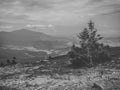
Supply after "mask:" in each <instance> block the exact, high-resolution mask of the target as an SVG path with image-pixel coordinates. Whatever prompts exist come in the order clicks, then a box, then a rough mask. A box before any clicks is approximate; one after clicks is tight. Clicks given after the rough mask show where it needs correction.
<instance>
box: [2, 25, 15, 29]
mask: <svg viewBox="0 0 120 90" xmlns="http://www.w3.org/2000/svg"><path fill="white" fill-rule="evenodd" d="M0 28H1V29H11V28H13V26H0Z"/></svg>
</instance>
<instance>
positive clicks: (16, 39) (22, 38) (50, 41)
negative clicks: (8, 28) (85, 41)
mask: <svg viewBox="0 0 120 90" xmlns="http://www.w3.org/2000/svg"><path fill="white" fill-rule="evenodd" d="M67 42H69V39H68V38H65V37H56V36H50V35H48V34H44V33H42V32H36V31H31V30H27V29H20V30H16V31H12V32H3V31H2V32H0V46H5V45H17V46H35V47H39V48H40V47H42V48H53V47H54V46H64V45H66V43H67ZM38 45H39V46H38Z"/></svg>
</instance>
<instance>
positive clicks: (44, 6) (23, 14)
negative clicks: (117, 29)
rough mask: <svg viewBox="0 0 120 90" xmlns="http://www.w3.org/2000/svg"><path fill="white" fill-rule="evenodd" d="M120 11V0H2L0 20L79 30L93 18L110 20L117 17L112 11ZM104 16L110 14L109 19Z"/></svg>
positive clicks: (15, 23) (29, 25)
mask: <svg viewBox="0 0 120 90" xmlns="http://www.w3.org/2000/svg"><path fill="white" fill-rule="evenodd" d="M119 12H120V0H0V21H2V22H1V23H0V24H3V25H4V22H6V23H7V25H8V26H9V25H13V26H14V27H15V26H16V27H22V26H25V27H27V28H41V29H50V30H53V31H56V29H58V30H57V32H58V31H59V32H63V33H64V31H66V32H68V30H66V29H69V30H72V29H73V32H74V30H78V29H77V28H78V27H79V25H81V24H83V23H85V22H86V21H88V20H89V19H91V18H92V19H95V20H99V23H100V24H102V21H101V20H103V22H105V23H110V20H111V18H113V19H114V18H115V16H114V17H113V16H111V15H113V14H115V15H116V14H118V13H119ZM105 16H108V17H109V16H111V17H109V18H108V19H107V20H106V18H105V19H103V17H105ZM96 17H97V19H96ZM118 17H119V16H118ZM109 19H110V20H109ZM105 20H106V21H105ZM108 21H109V22H108ZM114 22H115V21H114ZM56 26H59V28H58V27H56ZM108 26H109V25H108ZM69 27H70V28H69ZM71 27H72V28H71ZM76 27H77V28H76ZM71 32H72V31H70V32H69V33H71Z"/></svg>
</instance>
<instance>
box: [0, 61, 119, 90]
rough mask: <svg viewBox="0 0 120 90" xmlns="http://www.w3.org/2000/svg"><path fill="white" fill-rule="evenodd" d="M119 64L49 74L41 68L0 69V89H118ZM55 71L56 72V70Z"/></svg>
mask: <svg viewBox="0 0 120 90" xmlns="http://www.w3.org/2000/svg"><path fill="white" fill-rule="evenodd" d="M119 67H120V65H119V64H117V65H116V64H115V62H112V63H110V64H109V65H107V64H106V65H104V66H103V65H102V66H101V65H100V66H97V67H94V68H82V69H67V68H66V70H65V68H64V70H65V71H64V70H63V71H64V73H63V74H60V73H56V72H53V71H54V70H53V68H46V66H45V65H32V64H24V65H21V64H16V65H14V66H10V65H9V66H5V67H0V90H120V69H119ZM58 72H59V71H58Z"/></svg>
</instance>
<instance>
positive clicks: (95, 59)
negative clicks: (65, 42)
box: [72, 21, 109, 66]
mask: <svg viewBox="0 0 120 90" xmlns="http://www.w3.org/2000/svg"><path fill="white" fill-rule="evenodd" d="M78 38H79V44H80V47H81V48H80V49H78V47H75V46H74V47H72V55H74V56H75V57H76V58H77V59H78V58H80V59H81V61H82V62H84V63H87V64H88V65H90V66H93V65H94V64H95V63H100V62H104V61H106V60H107V59H109V56H108V52H107V49H106V47H105V46H104V44H103V43H100V42H99V41H100V40H101V39H102V38H103V37H101V35H100V34H97V29H96V28H95V25H94V23H93V22H92V21H90V22H89V23H88V27H86V28H84V29H83V31H81V32H80V33H79V35H78ZM107 47H108V46H107ZM76 48H77V49H76ZM73 49H74V50H73ZM78 50H79V51H78ZM76 52H77V53H76ZM76 54H77V55H76ZM101 57H102V58H101ZM83 59H84V61H83ZM77 61H78V60H77Z"/></svg>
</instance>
